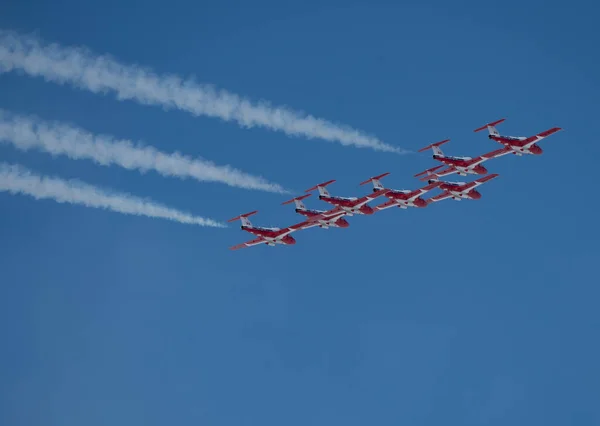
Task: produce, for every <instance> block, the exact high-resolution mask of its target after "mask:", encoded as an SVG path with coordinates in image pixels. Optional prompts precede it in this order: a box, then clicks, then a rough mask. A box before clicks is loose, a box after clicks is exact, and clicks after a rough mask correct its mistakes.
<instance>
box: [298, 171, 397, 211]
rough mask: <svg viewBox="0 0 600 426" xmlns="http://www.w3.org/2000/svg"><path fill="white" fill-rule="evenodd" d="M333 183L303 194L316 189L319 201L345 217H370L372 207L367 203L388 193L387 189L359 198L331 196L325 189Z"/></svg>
mask: <svg viewBox="0 0 600 426" xmlns="http://www.w3.org/2000/svg"><path fill="white" fill-rule="evenodd" d="M333 182H335V179H334V180H329V181H327V182H323V183H320V184H318V185H315V186H313V187H312V188H309V189H307V190H306V191H304V192H311V191H314V190H315V189H317V190H318V191H319V200H323V201H325V202H326V203H329V204H332V205H334V206H336V207H339V208H340V209H342V210H343V211H344V212H345V214H346V215H347V216H353V215H355V214H364V215H370V214H373V213H375V210H374V209H373V207H371V206H369V205H368V204H367V203H368V202H369V201H372V200H374V199H376V198H378V197H380V196H382V195H384V194H385V193H386V192H387V191H388V190H387V189H383V190H379V191H376V192H373V193H371V194H369V195H365V196H363V197H360V198H357V197H340V196H333V195H331V194H330V193H329V191H328V190H327V188H326V186H328V185H331V184H332V183H333Z"/></svg>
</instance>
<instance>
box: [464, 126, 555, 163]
mask: <svg viewBox="0 0 600 426" xmlns="http://www.w3.org/2000/svg"><path fill="white" fill-rule="evenodd" d="M505 120H506V119H505V118H502V119H500V120H498V121H494V122H492V123H488V124H486V125H484V126H481V127H479V128H477V129H475V130H474V132H479V131H481V130H484V129H486V128H487V130H488V132H489V135H488V138H490V139H492V140H494V141H496V142H498V143H501V144H502V145H504V146H505V147H507V148H510V149H511V151H512V153H513V154H515V155H518V156H522V155H523V154H531V155H541V154H542V152H544V151H543V150H542V148H540V147H539V145H537V142H539V141H541V140H542V139H544V138H547V137H548V136H550V135H552V134H554V133H556V132H558V131H560V130H562V129H561V128H560V127H553V128H551V129H548V130H544V131H543V132H541V133H538V134H537V135H533V136H528V137H527V136H503V135H501V134H500V132H498V130H497V129H496V125H498V124H500V123H502V122H504V121H505Z"/></svg>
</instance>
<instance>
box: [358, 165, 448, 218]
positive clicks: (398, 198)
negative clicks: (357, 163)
mask: <svg viewBox="0 0 600 426" xmlns="http://www.w3.org/2000/svg"><path fill="white" fill-rule="evenodd" d="M389 174H390V173H389V172H387V173H384V174H382V175H379V176H374V177H371V178H369V179H367V180H365V181H364V182H361V183H360V184H361V185H365V184H367V183H369V182H371V183H373V192H378V191H382V190H384V189H386V188H385V187H384V186H383V184H382V183H381V182H380V179H381V178H383V177H385V176H387V175H389ZM439 185H440V183H439V182H437V181H436V182H429V185H427V186H425V187H423V188H420V189H415V190H412V191H411V190H408V189H388V191H387V192H386V193H385V197H386V198H388V201H386V202H385V203H383V204H380V205H378V206H375V210H377V211H381V210H385V209H387V208H390V207H399V208H401V209H406V208H408V207H427V201H426V200H424V199H423V198H421V196H422V195H423V194H426V193H427V192H429V191H431V190H432V189H434V188H437V187H438V186H439Z"/></svg>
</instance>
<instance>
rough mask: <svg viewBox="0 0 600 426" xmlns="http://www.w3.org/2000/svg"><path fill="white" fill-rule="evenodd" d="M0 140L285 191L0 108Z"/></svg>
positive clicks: (75, 156) (237, 172)
mask: <svg viewBox="0 0 600 426" xmlns="http://www.w3.org/2000/svg"><path fill="white" fill-rule="evenodd" d="M0 142H9V143H11V144H13V145H14V146H15V147H16V148H18V149H20V150H23V151H26V150H29V149H32V148H35V149H39V150H42V151H46V152H48V153H50V154H52V155H66V156H67V157H69V158H71V159H88V160H92V161H94V162H95V163H97V164H100V165H103V166H109V165H111V164H116V165H118V166H121V167H124V168H126V169H136V170H139V171H140V172H142V173H144V172H146V171H148V170H154V171H156V172H158V173H160V174H161V175H163V176H175V177H178V178H181V179H185V178H194V179H197V180H199V181H208V182H222V183H225V184H227V185H230V186H235V187H239V188H246V189H257V190H263V191H270V192H278V193H287V192H289V191H287V190H285V189H284V188H282V187H281V186H280V185H277V184H275V183H270V182H268V181H267V180H265V179H263V178H262V177H256V176H252V175H249V174H247V173H244V172H242V171H240V170H236V169H234V168H232V167H230V166H217V165H215V164H214V163H212V162H210V161H207V160H204V159H198V158H196V159H193V158H191V157H188V156H185V155H182V154H179V153H177V152H176V153H173V154H167V153H163V152H160V151H157V150H156V149H155V148H153V147H149V146H143V145H141V144H137V146H135V145H134V144H133V142H131V141H128V140H115V139H113V138H112V137H110V136H107V135H93V134H91V133H89V132H87V131H85V130H83V129H80V128H77V127H73V126H69V125H65V124H60V123H55V122H46V121H42V120H40V119H38V118H37V117H24V116H20V115H16V114H12V113H9V112H7V111H4V110H2V109H0Z"/></svg>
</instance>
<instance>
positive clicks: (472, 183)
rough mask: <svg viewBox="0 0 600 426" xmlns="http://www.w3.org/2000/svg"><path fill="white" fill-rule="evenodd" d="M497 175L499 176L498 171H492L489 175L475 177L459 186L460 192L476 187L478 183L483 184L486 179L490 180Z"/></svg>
mask: <svg viewBox="0 0 600 426" xmlns="http://www.w3.org/2000/svg"><path fill="white" fill-rule="evenodd" d="M498 176H499V175H498V173H492V174H490V175H487V176H484V177H482V178H481V179H477V180H474V181H472V182H469V183H467V184H466V185H464V186H463V187H462V188H461V192H467V191H469V190H471V189H473V188H477V187H478V186H479V185H483V184H484V183H486V182H487V181H488V180H492V179H494V178H497V177H498Z"/></svg>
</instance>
